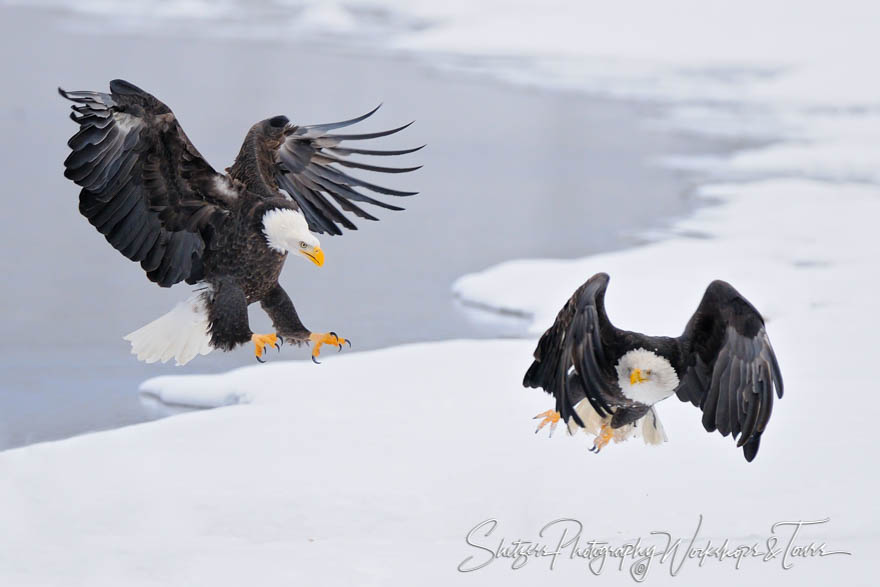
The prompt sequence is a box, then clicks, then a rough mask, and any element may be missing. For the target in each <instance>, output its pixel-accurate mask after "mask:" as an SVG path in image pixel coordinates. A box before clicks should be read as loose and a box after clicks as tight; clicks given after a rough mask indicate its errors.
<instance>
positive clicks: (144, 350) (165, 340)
mask: <svg viewBox="0 0 880 587" xmlns="http://www.w3.org/2000/svg"><path fill="white" fill-rule="evenodd" d="M209 295H211V292H210V290H209V291H203V292H198V293H196V294H193V295H192V296H190V298H189V299H187V300H186V301H185V302H180V303H179V304H177V305H176V306H175V307H174V309H173V310H171V311H170V312H168V313H167V314H165V315H164V316H161V317H160V318H157V319H156V320H153V321H152V322H150V323H149V324H147V325H146V326H142V327H141V328H139V329H137V330H135V331H134V332H132V333H130V334H127V335H126V336H125V337H124V339H125V340H127V341H129V342H130V343H131V354H133V355H136V356H137V358H138V359H139V360H141V361H146V362H147V363H155V362H157V361H161V362H162V363H166V362H168V361H170V360H171V359H174V360H175V361H176V363H177V365H186V364H187V363H189V362H190V361H191V360H193V359H194V358H195V357H196V355H207V354H208V353H210V352H211V350H212V347H211V335H210V334H209V332H208V328H209V325H210V324H209V321H208V314H207V310H206V307H205V297H206V296H209Z"/></svg>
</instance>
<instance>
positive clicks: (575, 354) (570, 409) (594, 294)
mask: <svg viewBox="0 0 880 587" xmlns="http://www.w3.org/2000/svg"><path fill="white" fill-rule="evenodd" d="M607 286H608V275H606V274H604V273H597V274H596V275H594V276H593V277H591V278H590V279H589V280H587V282H586V283H584V284H583V285H582V286H581V287H580V288H578V290H577V291H575V293H574V295H573V296H572V297H571V298H570V299H569V300H568V302H566V304H565V306H563V308H562V310H560V311H559V314H558V315H557V316H556V320H555V321H554V323H553V325H552V326H551V327H550V328H549V329H547V331H546V332H545V333H544V334H543V335H542V336H541V339H540V340H539V341H538V345H537V347H536V348H535V352H534V361H533V362H532V364H531V366H529V369H528V370H527V371H526V374H525V377H524V378H523V386H525V387H534V388H543V389H544V391H546V392H547V393H549V394H551V395H553V396H554V398H555V399H556V411H557V412H559V414H560V416H561V417H562V419H563V420H564V421H565V422H566V423H568V421H569V418H573V419H574V420H575V422H576V423H577V424H578V425H579V426H583V422H582V421H581V419H580V417H579V416H578V414H577V413H576V412H575V410H574V405H575V404H576V403H577V402H578V401H579V400H580V399H582V398H583V396H585V397H586V399H587V400H588V401H589V402H590V405H591V406H592V407H593V409H594V410H595V411H596V413H598V414H599V415H600V416H602V417H604V416H606V415H608V414H610V413H611V407H610V406H609V404H608V399H607V398H609V397H612V396H613V395H614V390H613V386H614V385H615V383H614V380H615V377H616V376H615V375H614V374H611V373H607V372H606V371H605V370H604V369H603V367H602V365H607V362H606V360H605V355H604V352H605V351H604V344H603V340H610V339H612V338H613V337H615V336H616V329H615V328H614V327H613V326H612V325H611V323H610V322H609V321H608V318H607V316H606V315H605V306H604V298H605V289H606V288H607Z"/></svg>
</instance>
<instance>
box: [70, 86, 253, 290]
mask: <svg viewBox="0 0 880 587" xmlns="http://www.w3.org/2000/svg"><path fill="white" fill-rule="evenodd" d="M58 91H59V92H60V93H61V95H62V96H64V97H65V98H67V99H68V100H71V101H73V102H75V104H74V105H73V107H72V108H73V113H71V115H70V117H71V118H72V119H73V121H74V122H76V123H77V124H79V126H80V129H79V132H77V133H76V134H75V135H73V137H71V139H70V140H69V141H68V143H67V144H68V146H70V148H71V149H72V153H71V154H70V156H68V157H67V159H66V160H65V162H64V166H65V171H64V175H65V177H67V178H68V179H71V180H73V181H74V182H76V184H77V185H79V186H81V187H82V190H81V191H80V206H79V209H80V212H82V214H83V215H84V216H85V217H86V218H88V219H89V222H91V223H92V224H93V225H94V226H95V228H97V229H98V231H99V232H101V234H103V235H104V236H105V237H106V238H107V241H108V242H109V243H110V244H111V245H113V247H114V248H115V249H116V250H118V251H119V252H121V253H122V254H123V255H125V256H126V257H127V258H129V259H131V260H132V261H137V262H140V264H141V267H143V269H144V271H146V272H147V277H148V278H149V279H150V280H151V281H154V282H156V283H158V284H159V285H160V286H162V287H169V286H171V285H173V284H175V283H177V282H179V281H181V280H184V279H186V280H188V281H189V282H191V283H192V282H195V281H197V280H198V279H200V278H201V254H202V251H203V250H204V249H205V246H206V244H209V243H210V241H211V239H212V237H213V235H214V233H215V231H216V229H217V227H218V226H219V225H220V224H221V223H222V222H223V219H224V218H225V216H226V215H227V214H228V210H227V208H228V206H229V205H230V204H231V202H232V201H233V200H234V199H235V196H236V193H235V190H234V189H233V188H232V184H231V182H230V180H229V179H228V178H227V177H226V176H224V175H220V174H218V173H217V172H216V171H214V169H213V168H212V167H211V166H210V165H209V164H208V163H207V162H206V161H205V160H204V159H203V158H202V156H201V155H200V154H199V152H198V151H197V150H196V148H195V147H194V146H193V145H192V143H191V142H190V141H189V139H188V138H187V136H186V134H185V133H184V132H183V129H182V128H181V126H180V124H178V122H177V119H176V118H175V117H174V114H173V113H172V112H171V110H170V109H169V108H168V107H167V106H166V105H165V104H163V103H162V102H160V101H159V100H157V99H156V98H155V97H153V96H152V95H150V94H148V93H147V92H144V91H143V90H141V89H140V88H138V87H136V86H134V85H132V84H130V83H128V82H125V81H123V80H113V81H112V82H110V94H105V93H101V92H66V91H64V90H62V89H61V88H59V89H58Z"/></svg>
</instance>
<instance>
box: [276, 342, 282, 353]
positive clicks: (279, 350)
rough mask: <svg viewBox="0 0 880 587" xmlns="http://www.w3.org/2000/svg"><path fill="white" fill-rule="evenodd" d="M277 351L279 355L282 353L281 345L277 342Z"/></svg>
mask: <svg viewBox="0 0 880 587" xmlns="http://www.w3.org/2000/svg"><path fill="white" fill-rule="evenodd" d="M275 350H277V351H278V352H279V353H280V352H281V345H280V344H278V343H277V342H276V343H275Z"/></svg>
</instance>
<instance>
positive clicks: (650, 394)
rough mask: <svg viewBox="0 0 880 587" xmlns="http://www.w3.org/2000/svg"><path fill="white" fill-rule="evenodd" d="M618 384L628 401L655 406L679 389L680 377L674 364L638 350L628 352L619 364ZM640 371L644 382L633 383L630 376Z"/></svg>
mask: <svg viewBox="0 0 880 587" xmlns="http://www.w3.org/2000/svg"><path fill="white" fill-rule="evenodd" d="M616 368H617V384H618V385H620V389H621V391H622V392H623V395H624V396H625V397H626V398H627V399H631V400H633V401H637V402H639V403H640V404H645V405H646V406H653V405H654V404H656V403H657V402H659V401H661V400H664V399H666V398H667V397H669V396H670V395H672V394H673V393H674V392H675V388H676V387H678V375H677V374H676V373H675V369H673V368H672V364H671V363H670V362H669V361H668V360H666V359H665V358H664V357H661V356H660V355H658V354H657V353H654V352H651V351H649V350H646V349H643V348H638V349H633V350H631V351H628V352H627V353H626V354H625V355H623V356H622V357H620V360H619V361H618V362H617V365H616ZM635 369H639V370H640V371H641V373H642V376H643V378H644V380H643V381H642V382H641V383H635V384H633V383H631V381H630V375H631V374H632V372H633V370H635Z"/></svg>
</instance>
